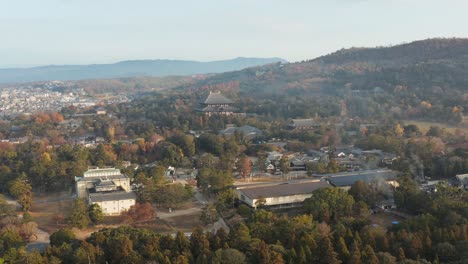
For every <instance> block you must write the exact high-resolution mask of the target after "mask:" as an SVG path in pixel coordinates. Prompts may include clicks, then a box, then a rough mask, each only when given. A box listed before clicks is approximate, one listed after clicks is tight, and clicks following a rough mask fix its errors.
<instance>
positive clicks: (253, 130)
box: [220, 125, 262, 135]
mask: <svg viewBox="0 0 468 264" xmlns="http://www.w3.org/2000/svg"><path fill="white" fill-rule="evenodd" d="M236 131H240V132H242V133H243V134H244V135H251V134H261V133H262V131H261V130H260V129H258V128H256V127H253V126H248V125H246V126H241V127H228V128H226V129H223V130H221V131H220V133H221V134H234V133H236Z"/></svg>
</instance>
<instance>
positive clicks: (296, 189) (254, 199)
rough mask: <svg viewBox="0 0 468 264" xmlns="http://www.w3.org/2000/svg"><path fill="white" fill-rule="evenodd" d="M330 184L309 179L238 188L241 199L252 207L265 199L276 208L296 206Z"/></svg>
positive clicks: (266, 203) (266, 202)
mask: <svg viewBox="0 0 468 264" xmlns="http://www.w3.org/2000/svg"><path fill="white" fill-rule="evenodd" d="M327 187H330V185H329V184H328V183H327V182H325V181H318V180H317V181H308V182H299V183H296V182H295V183H279V184H275V185H265V186H255V187H249V186H245V187H240V188H237V193H238V195H239V200H240V201H242V202H243V203H245V204H247V205H248V206H250V207H253V208H256V207H257V205H258V201H259V200H261V199H264V201H265V203H264V205H265V206H270V207H276V208H287V207H296V206H299V205H300V204H302V202H304V200H305V199H307V198H310V197H312V193H313V192H314V191H316V190H318V189H322V188H327Z"/></svg>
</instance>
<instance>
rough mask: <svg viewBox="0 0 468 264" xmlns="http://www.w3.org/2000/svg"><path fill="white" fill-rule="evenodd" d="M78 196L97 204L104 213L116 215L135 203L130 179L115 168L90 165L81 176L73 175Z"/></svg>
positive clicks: (89, 202)
mask: <svg viewBox="0 0 468 264" xmlns="http://www.w3.org/2000/svg"><path fill="white" fill-rule="evenodd" d="M75 188H76V194H77V197H78V198H84V199H86V200H87V201H88V204H90V205H91V204H99V205H100V206H101V209H102V212H103V213H104V214H105V215H118V214H121V213H122V212H124V211H126V210H128V209H129V208H130V206H132V205H135V202H136V195H135V193H134V192H133V191H132V190H131V189H130V179H129V178H128V176H127V175H124V174H122V173H121V172H120V170H119V169H115V168H99V167H91V168H89V169H88V170H87V171H86V172H85V173H84V174H83V177H75Z"/></svg>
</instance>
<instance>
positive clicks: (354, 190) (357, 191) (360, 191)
mask: <svg viewBox="0 0 468 264" xmlns="http://www.w3.org/2000/svg"><path fill="white" fill-rule="evenodd" d="M348 192H349V194H350V195H352V196H353V198H354V200H355V201H356V202H358V201H363V202H365V203H367V204H368V205H370V206H373V204H374V203H375V196H376V195H375V192H374V190H372V189H371V188H370V187H369V185H368V184H367V183H365V182H364V181H362V180H359V181H356V182H355V183H353V185H351V188H350V189H349V191H348Z"/></svg>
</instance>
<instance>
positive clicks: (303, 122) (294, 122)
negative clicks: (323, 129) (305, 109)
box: [290, 118, 319, 127]
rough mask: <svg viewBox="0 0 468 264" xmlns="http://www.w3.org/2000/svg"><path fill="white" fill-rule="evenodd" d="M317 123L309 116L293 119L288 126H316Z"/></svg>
mask: <svg viewBox="0 0 468 264" xmlns="http://www.w3.org/2000/svg"><path fill="white" fill-rule="evenodd" d="M318 125H319V123H317V122H315V121H314V119H312V118H309V119H293V120H292V124H290V126H292V127H313V126H318Z"/></svg>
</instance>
